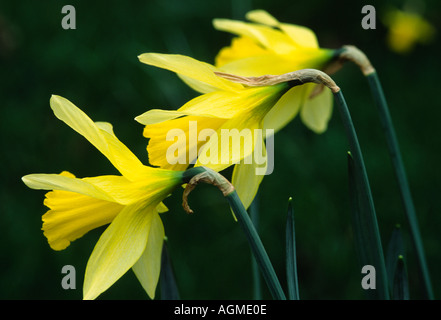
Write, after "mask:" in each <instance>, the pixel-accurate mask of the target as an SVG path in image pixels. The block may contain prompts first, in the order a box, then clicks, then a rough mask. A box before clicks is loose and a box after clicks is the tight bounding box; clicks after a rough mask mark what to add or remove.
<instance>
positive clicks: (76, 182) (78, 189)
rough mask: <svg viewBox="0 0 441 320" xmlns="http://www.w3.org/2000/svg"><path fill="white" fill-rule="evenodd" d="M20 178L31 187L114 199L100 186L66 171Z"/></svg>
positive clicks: (109, 199)
mask: <svg viewBox="0 0 441 320" xmlns="http://www.w3.org/2000/svg"><path fill="white" fill-rule="evenodd" d="M21 179H22V180H23V182H24V183H25V184H26V185H27V186H28V187H29V188H32V189H37V190H63V191H71V192H75V193H79V194H82V195H86V196H89V197H92V198H96V199H101V200H106V201H115V199H113V198H112V197H111V196H110V195H109V194H107V193H106V192H105V191H103V190H101V189H100V188H98V187H96V186H94V185H93V184H91V183H89V182H87V181H84V180H82V179H78V178H75V176H73V175H72V174H70V173H66V172H63V173H62V174H40V173H37V174H29V175H27V176H24V177H23V178H21Z"/></svg>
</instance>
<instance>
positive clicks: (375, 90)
mask: <svg viewBox="0 0 441 320" xmlns="http://www.w3.org/2000/svg"><path fill="white" fill-rule="evenodd" d="M366 78H367V80H368V83H369V87H370V89H371V92H372V96H373V98H374V101H375V104H376V105H377V109H378V113H379V116H380V122H381V125H382V127H383V131H384V135H385V137H386V142H387V147H388V151H389V155H390V158H391V161H392V165H393V168H394V171H395V176H396V178H397V181H398V187H399V190H400V193H401V199H402V202H403V206H404V212H405V214H406V218H407V221H408V223H409V227H410V235H411V239H412V244H413V247H414V248H415V251H416V254H417V261H418V267H419V271H420V275H421V277H422V280H423V285H424V291H425V294H426V297H427V298H428V299H434V296H433V289H432V283H431V280H430V274H429V268H428V266H427V261H426V256H425V253H424V247H423V241H422V239H421V234H420V229H419V225H418V219H417V216H416V212H415V206H414V204H413V199H412V195H411V192H410V187H409V183H408V181H407V175H406V171H405V168H404V163H403V159H402V157H401V152H400V148H399V145H398V139H397V137H396V133H395V129H394V126H393V123H392V118H391V116H390V113H389V107H388V105H387V102H386V98H385V96H384V92H383V87H382V85H381V83H380V79H379V77H378V74H377V72H373V73H370V74H368V75H367V76H366Z"/></svg>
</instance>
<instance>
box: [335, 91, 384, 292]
mask: <svg viewBox="0 0 441 320" xmlns="http://www.w3.org/2000/svg"><path fill="white" fill-rule="evenodd" d="M334 97H335V100H336V101H337V106H338V109H339V112H340V116H341V118H342V121H343V125H344V128H345V131H346V136H347V137H348V140H349V147H350V150H351V155H352V157H353V159H354V171H355V174H356V175H357V179H358V180H359V186H360V190H361V193H362V194H364V195H365V197H366V206H368V207H369V210H367V212H368V214H370V215H371V216H370V220H371V221H372V223H371V224H372V230H371V232H372V233H373V239H375V242H376V245H375V246H376V249H377V250H376V251H375V252H376V256H375V258H374V260H375V261H374V263H373V265H374V266H375V268H376V274H377V280H378V281H377V283H378V287H379V289H381V290H379V292H378V293H379V297H380V299H386V300H388V299H389V290H388V282H387V274H386V265H385V261H384V254H383V248H382V244H381V237H380V232H379V229H378V222H377V217H376V213H375V207H374V201H373V199H372V193H371V189H370V185H369V179H368V175H367V172H366V167H365V165H364V160H363V155H362V152H361V148H360V144H359V142H358V137H357V133H356V131H355V128H354V124H353V122H352V118H351V115H350V113H349V109H348V106H347V104H346V100H345V98H344V96H343V93H342V91H341V90H339V91H337V92H334Z"/></svg>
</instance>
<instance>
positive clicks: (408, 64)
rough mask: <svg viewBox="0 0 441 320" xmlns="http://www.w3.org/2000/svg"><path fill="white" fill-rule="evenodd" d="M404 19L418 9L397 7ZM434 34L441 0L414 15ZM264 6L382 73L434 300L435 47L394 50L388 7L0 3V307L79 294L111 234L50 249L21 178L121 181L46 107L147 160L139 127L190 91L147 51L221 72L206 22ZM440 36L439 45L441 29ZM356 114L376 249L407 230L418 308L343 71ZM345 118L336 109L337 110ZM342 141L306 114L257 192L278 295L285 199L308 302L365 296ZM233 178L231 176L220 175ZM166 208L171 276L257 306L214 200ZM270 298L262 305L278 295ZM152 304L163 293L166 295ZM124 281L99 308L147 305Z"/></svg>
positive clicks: (240, 248)
mask: <svg viewBox="0 0 441 320" xmlns="http://www.w3.org/2000/svg"><path fill="white" fill-rule="evenodd" d="M66 4H70V5H73V6H74V7H75V9H76V29H75V30H64V29H63V28H62V27H61V20H62V18H63V17H64V16H65V15H64V14H62V13H61V9H62V7H63V6H64V5H66ZM364 4H370V5H373V6H374V7H375V8H376V18H377V19H376V29H375V30H364V29H363V28H362V26H361V20H362V18H363V17H364V16H365V15H363V14H362V13H361V9H362V7H363V6H364ZM388 5H390V6H394V7H396V8H400V9H402V8H403V6H404V5H407V6H408V7H409V3H407V4H405V3H404V2H403V1H398V0H395V1H388ZM410 5H411V6H413V7H414V8H416V10H420V12H421V13H422V14H423V16H424V17H425V18H426V19H427V21H429V22H430V23H431V24H432V25H433V26H434V28H435V29H437V30H438V31H439V30H441V26H440V20H439V17H440V14H441V6H440V4H439V2H438V1H425V2H424V3H423V2H414V3H411V4H410ZM251 9H265V10H267V11H268V12H270V13H271V14H273V15H274V16H275V17H276V18H278V19H279V20H280V21H282V22H289V23H294V24H299V25H304V26H307V27H309V28H311V29H313V30H314V31H315V33H316V35H317V37H318V39H319V43H320V45H321V46H322V47H328V48H339V47H341V46H342V45H345V44H353V45H356V46H357V47H359V48H360V49H362V50H363V51H364V52H365V53H366V54H367V55H368V57H369V58H370V59H371V61H372V63H373V64H374V66H375V67H376V69H377V70H378V73H379V76H380V79H381V81H382V84H383V86H384V90H385V93H386V97H387V99H388V102H389V106H390V111H391V114H392V118H393V121H394V124H395V128H396V131H397V136H398V139H399V142H400V146H401V150H402V153H403V159H404V162H405V166H406V169H407V174H408V178H409V182H410V186H411V190H412V193H413V198H414V202H415V206H416V210H417V214H418V219H419V223H420V229H421V233H422V237H423V242H424V247H425V250H426V255H427V260H428V264H429V268H430V271H431V276H432V283H433V287H434V291H435V297H440V296H441V276H440V274H439V272H438V271H439V269H440V266H441V255H440V252H441V238H440V234H439V229H440V227H441V204H440V200H439V191H440V177H441V171H440V170H439V169H436V168H437V167H438V168H439V164H440V162H441V152H440V151H441V150H440V145H439V127H440V126H439V119H440V117H441V108H440V102H439V101H440V98H439V97H438V95H437V93H436V90H438V89H437V88H439V87H438V85H439V74H438V72H439V71H440V70H441V68H440V66H441V60H440V59H439V52H440V43H439V41H438V38H437V36H436V35H435V38H434V39H433V40H432V41H431V42H428V43H425V44H420V43H418V44H416V46H415V47H413V48H412V49H411V50H409V51H407V52H406V53H405V54H402V53H401V52H396V51H393V50H392V49H391V47H390V46H388V44H387V41H386V39H387V34H388V27H387V26H386V25H385V24H384V23H383V21H382V17H383V16H384V14H385V12H386V10H387V9H388V7H386V6H385V5H384V4H383V2H382V1H381V2H380V1H370V2H369V3H363V2H356V1H352V2H349V1H345V2H343V1H325V0H321V1H318V0H310V1H303V2H299V1H282V0H271V1H263V0H242V1H239V0H237V1H236V0H234V1H197V0H188V1H178V0H161V1H159V0H157V1H130V3H128V2H127V3H125V2H121V1H93V2H91V1H87V2H86V1H76V0H72V1H69V2H67V1H60V0H57V1H55V0H48V1H44V2H37V1H35V2H31V1H11V0H10V1H1V3H0V98H1V100H0V106H1V117H0V124H1V126H0V130H1V133H0V139H1V140H0V141H1V150H2V151H1V158H0V159H1V168H2V169H1V170H0V181H1V186H2V187H1V193H0V197H1V198H0V200H1V201H0V203H1V207H0V208H1V212H0V228H1V229H0V298H1V299H81V298H82V282H83V277H84V270H85V267H86V263H87V260H88V258H89V255H90V253H91V252H92V249H93V247H94V245H95V243H96V241H97V239H98V237H99V236H100V234H101V233H102V231H103V230H104V227H103V228H99V229H96V230H93V231H92V232H89V233H88V234H87V235H85V236H84V237H82V238H81V239H78V240H77V241H75V242H73V243H72V244H71V245H70V246H69V247H68V248H67V249H66V250H64V251H61V252H56V251H53V250H51V249H50V247H49V245H48V244H47V241H46V239H45V237H44V236H43V233H42V231H41V216H42V215H43V214H44V213H45V212H46V208H45V207H44V206H43V199H44V191H35V190H31V189H28V188H27V187H26V186H25V185H24V184H23V183H22V181H21V179H20V178H21V177H22V176H24V175H26V174H30V173H59V172H61V171H63V170H68V171H70V172H72V173H74V174H75V175H77V176H78V177H87V176H97V175H101V174H115V173H116V171H115V169H114V168H113V167H112V165H111V164H110V163H109V162H108V161H107V159H105V158H104V157H103V156H102V155H101V154H100V153H99V152H98V151H97V150H95V149H94V148H93V147H92V146H91V145H90V144H89V143H88V142H87V141H86V140H85V139H84V138H82V137H81V136H79V135H78V134H77V133H75V132H74V131H73V130H71V129H70V128H69V127H67V126H66V125H65V124H63V123H62V122H61V121H59V120H57V119H56V118H55V116H54V115H53V113H52V111H51V109H50V107H49V99H50V96H51V94H57V95H61V96H63V97H65V98H67V99H69V100H71V101H72V102H73V103H74V104H76V105H77V106H79V107H80V108H82V110H84V111H85V112H86V113H87V114H88V115H89V116H90V117H91V118H92V119H93V120H95V121H108V122H111V123H113V125H114V130H115V133H116V135H117V136H118V137H119V138H120V140H121V141H123V142H124V143H125V144H126V145H127V146H128V147H129V148H130V149H131V150H132V151H133V152H134V153H135V154H136V155H137V156H138V157H139V158H140V159H141V160H142V161H143V162H145V163H147V154H146V150H145V147H146V143H147V140H146V139H145V138H143V137H142V129H143V127H142V126H141V125H140V124H138V123H137V122H135V121H134V117H135V116H137V115H140V114H141V113H143V112H145V111H147V110H148V109H150V108H164V109H176V108H179V107H180V106H181V105H182V104H183V103H184V102H186V101H188V100H189V99H191V98H193V97H195V96H196V93H195V92H193V91H192V90H191V89H190V88H188V87H187V86H186V85H185V84H183V83H182V82H181V81H180V80H179V79H178V78H177V77H176V76H175V75H174V74H172V73H171V72H167V71H164V70H160V69H155V68H153V67H149V66H147V65H144V64H141V63H140V62H139V61H138V59H137V56H138V55H139V54H141V53H144V52H161V53H179V54H185V55H190V56H192V57H194V58H196V59H199V60H202V61H206V62H210V63H213V62H214V57H215V55H216V53H217V52H218V50H219V49H220V48H222V47H223V46H226V45H228V44H229V43H230V41H231V38H232V36H231V35H230V34H227V33H223V32H220V31H216V30H215V29H214V28H213V27H212V19H213V18H230V19H240V20H244V19H245V13H246V12H247V11H249V10H251ZM438 36H439V34H438ZM334 79H335V81H336V82H337V84H339V86H340V87H341V88H342V90H343V92H344V94H345V97H346V100H347V102H348V104H349V107H350V109H351V112H352V117H353V120H354V123H355V126H356V129H357V132H358V135H359V139H360V143H361V147H362V150H363V153H364V156H365V161H366V166H367V170H368V174H369V177H370V182H371V187H372V191H373V196H374V201H375V205H376V210H377V215H378V222H379V226H380V232H381V237H382V241H383V247H384V248H386V246H387V243H388V241H389V238H390V235H391V232H392V230H393V228H394V226H395V225H396V224H397V223H398V224H401V226H402V231H403V234H404V239H405V244H406V246H407V255H406V261H407V267H408V275H409V282H410V296H411V298H413V299H421V298H423V295H422V290H421V285H420V281H419V278H418V271H417V268H416V263H415V255H414V252H413V250H412V248H411V246H410V241H409V240H410V239H409V232H408V231H409V229H408V227H407V223H406V220H405V216H404V214H403V207H402V205H401V201H400V195H399V193H398V188H397V184H396V181H395V177H394V174H393V170H392V166H391V163H390V160H389V157H388V153H387V149H386V143H385V139H384V137H383V134H382V130H381V127H380V123H379V119H378V116H377V113H376V109H375V106H374V104H373V100H372V98H371V95H370V92H369V88H368V86H367V82H366V80H365V79H364V77H363V76H362V75H361V73H360V72H359V70H358V69H357V68H356V67H355V66H353V65H350V64H348V65H345V67H344V68H343V69H342V70H341V71H339V72H338V73H337V74H336V75H335V76H334ZM335 111H336V110H335ZM347 150H348V145H347V142H346V138H345V135H344V131H343V127H342V123H341V121H340V118H339V115H338V113H337V112H334V114H333V117H332V119H331V121H330V123H329V129H328V130H327V131H326V132H325V133H324V134H322V135H316V134H314V133H313V132H311V131H309V130H308V129H307V128H306V127H305V126H304V125H303V124H302V123H301V121H300V119H299V118H298V117H297V118H296V119H295V120H294V121H293V122H292V123H290V124H289V125H288V126H287V127H286V128H284V129H283V130H282V131H281V132H279V133H278V134H277V135H276V137H275V157H274V158H275V170H274V172H273V173H272V174H271V175H270V176H267V177H265V179H264V181H263V183H262V185H261V188H260V192H259V198H258V199H259V200H258V206H259V208H260V213H261V217H260V234H261V237H262V241H263V243H264V245H265V247H266V249H267V251H268V253H269V255H270V258H271V260H272V262H273V264H274V266H275V268H276V272H277V273H278V276H279V278H280V280H281V282H282V283H283V285H284V286H285V278H286V277H285V269H284V267H285V253H284V245H285V238H284V230H285V221H286V213H287V200H288V198H289V197H290V196H292V197H293V199H294V209H295V216H296V232H297V233H296V236H297V238H296V240H297V253H298V270H299V281H300V296H301V298H302V299H363V298H364V292H363V290H362V288H361V286H360V281H361V278H362V275H361V273H360V269H359V266H358V264H357V256H356V252H355V247H354V238H353V233H352V227H351V214H350V203H349V198H348V181H347V159H346V152H347ZM224 173H225V175H226V176H227V177H230V175H231V171H226V172H224ZM179 191H180V190H178V192H175V194H174V195H173V196H172V197H170V198H168V199H167V200H166V204H167V205H168V207H169V208H170V211H169V212H168V213H165V214H163V215H162V219H163V221H164V225H165V230H166V234H167V236H168V248H169V252H170V255H171V259H172V263H173V267H174V269H175V275H176V278H177V283H178V286H179V290H180V295H181V298H184V299H251V298H252V276H251V255H250V251H249V247H248V243H247V241H246V239H245V237H244V235H243V234H242V232H241V229H240V227H239V225H238V224H237V223H235V222H234V220H233V219H232V216H231V214H230V211H229V208H228V204H227V202H226V200H225V199H224V198H223V197H222V195H221V194H220V193H219V191H218V190H217V189H215V188H214V187H211V186H208V185H201V186H199V187H198V188H197V189H196V191H195V192H193V193H192V194H191V196H190V204H191V206H192V209H193V210H194V211H195V214H193V215H187V214H186V213H185V212H184V210H183V209H182V207H181V205H180V203H181V192H179ZM64 265H73V266H74V267H75V268H76V271H77V272H76V276H77V279H76V280H77V281H76V285H77V289H76V290H63V289H62V287H61V279H62V277H63V275H62V274H61V269H62V267H63V266H64ZM262 286H263V288H264V292H263V294H264V298H271V296H270V295H269V293H268V291H267V290H266V288H265V284H264V283H262ZM158 296H159V295H158ZM146 298H147V295H146V294H145V292H144V291H143V290H142V288H141V286H140V284H139V283H138V282H137V280H136V278H135V276H134V274H133V272H131V271H130V272H128V273H127V274H126V275H124V276H123V277H122V278H121V279H120V280H119V281H118V282H117V283H116V284H115V285H114V286H112V287H111V288H110V289H109V290H108V291H106V292H105V293H104V294H102V295H101V296H100V299H146Z"/></svg>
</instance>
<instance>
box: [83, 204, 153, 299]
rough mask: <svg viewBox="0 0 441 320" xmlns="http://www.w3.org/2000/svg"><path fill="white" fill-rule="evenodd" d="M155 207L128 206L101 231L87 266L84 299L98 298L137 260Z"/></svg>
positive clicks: (147, 237) (147, 233)
mask: <svg viewBox="0 0 441 320" xmlns="http://www.w3.org/2000/svg"><path fill="white" fill-rule="evenodd" d="M155 207H156V205H155ZM155 207H151V206H150V207H146V205H145V203H136V204H133V205H130V206H127V207H125V208H124V209H123V210H122V211H121V212H120V213H119V214H118V215H117V216H116V218H115V219H114V220H113V222H112V223H111V224H110V225H109V227H108V228H107V229H106V230H105V231H104V233H103V234H102V235H101V237H100V239H99V240H98V242H97V244H96V245H95V248H94V249H93V252H92V254H91V256H90V258H89V261H88V262H87V267H86V274H85V278H84V286H83V295H84V299H86V300H89V299H95V298H96V297H98V296H99V295H100V294H101V293H103V292H104V291H106V290H107V289H108V288H109V287H110V286H112V285H113V284H114V283H115V282H116V281H117V280H118V279H119V278H120V277H121V276H123V275H124V274H125V273H126V272H127V270H129V269H130V268H131V267H132V266H133V265H134V264H135V263H136V262H137V261H138V260H139V258H140V257H141V255H142V253H143V252H144V250H145V248H146V244H147V241H148V239H149V234H150V230H151V226H152V220H153V217H154V215H156V214H157V213H155V212H154V208H155Z"/></svg>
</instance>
